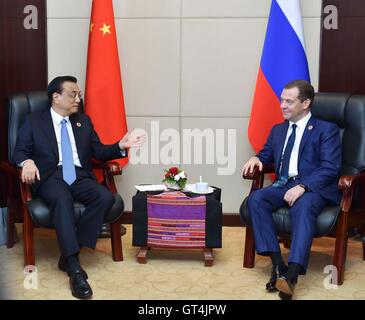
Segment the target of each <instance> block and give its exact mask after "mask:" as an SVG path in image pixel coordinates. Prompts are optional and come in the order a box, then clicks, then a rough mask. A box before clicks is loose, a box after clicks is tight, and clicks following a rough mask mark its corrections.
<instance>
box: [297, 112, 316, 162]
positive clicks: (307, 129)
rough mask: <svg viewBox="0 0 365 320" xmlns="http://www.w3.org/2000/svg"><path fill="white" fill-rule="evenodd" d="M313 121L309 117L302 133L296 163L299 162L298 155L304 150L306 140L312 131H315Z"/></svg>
mask: <svg viewBox="0 0 365 320" xmlns="http://www.w3.org/2000/svg"><path fill="white" fill-rule="evenodd" d="M315 129H316V127H315V119H314V118H313V116H311V117H310V118H309V120H308V122H307V125H306V127H305V129H304V133H303V136H302V140H301V141H300V145H299V153H298V163H299V160H300V155H301V154H302V151H303V149H304V146H305V144H306V143H307V140H308V138H309V137H310V135H311V134H312V132H313V130H315Z"/></svg>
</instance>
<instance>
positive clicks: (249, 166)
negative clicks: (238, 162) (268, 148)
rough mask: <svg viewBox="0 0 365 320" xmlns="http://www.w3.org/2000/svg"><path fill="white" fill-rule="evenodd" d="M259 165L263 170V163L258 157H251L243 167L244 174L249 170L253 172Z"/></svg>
mask: <svg viewBox="0 0 365 320" xmlns="http://www.w3.org/2000/svg"><path fill="white" fill-rule="evenodd" d="M256 166H258V167H259V170H260V171H262V168H263V165H262V162H261V161H260V159H259V158H258V157H255V156H254V157H251V158H250V159H249V160H248V161H247V162H246V163H245V164H244V165H243V168H242V174H244V175H246V174H247V173H248V172H250V173H252V172H253V169H254V168H255V167H256Z"/></svg>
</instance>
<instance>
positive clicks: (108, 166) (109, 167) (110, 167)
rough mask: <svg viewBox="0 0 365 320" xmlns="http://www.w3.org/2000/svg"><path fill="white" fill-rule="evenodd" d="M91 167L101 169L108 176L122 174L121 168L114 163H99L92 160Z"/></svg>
mask: <svg viewBox="0 0 365 320" xmlns="http://www.w3.org/2000/svg"><path fill="white" fill-rule="evenodd" d="M92 165H93V168H94V169H102V170H104V171H105V172H106V173H107V174H108V175H112V176H117V175H121V174H122V167H121V166H120V164H119V163H118V162H116V161H109V162H100V161H97V160H94V159H93V160H92Z"/></svg>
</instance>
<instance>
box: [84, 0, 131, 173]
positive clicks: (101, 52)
mask: <svg viewBox="0 0 365 320" xmlns="http://www.w3.org/2000/svg"><path fill="white" fill-rule="evenodd" d="M116 31H117V30H116V28H115V22H114V12H113V3H112V0H93V3H92V10H91V18H90V28H89V32H90V33H89V47H88V53H87V69H86V87H85V113H87V114H88V115H89V116H90V117H91V120H92V122H93V124H94V128H95V131H96V132H97V133H98V135H99V138H100V140H101V141H102V143H104V144H113V143H115V142H117V141H118V140H120V139H121V138H122V137H123V136H124V135H125V134H126V133H127V131H128V130H127V122H126V116H125V111H124V99H123V88H122V78H121V72H120V65H119V56H118V45H117V34H116ZM117 161H118V162H119V163H120V164H121V165H122V166H124V165H125V164H127V162H128V158H124V159H119V160H117Z"/></svg>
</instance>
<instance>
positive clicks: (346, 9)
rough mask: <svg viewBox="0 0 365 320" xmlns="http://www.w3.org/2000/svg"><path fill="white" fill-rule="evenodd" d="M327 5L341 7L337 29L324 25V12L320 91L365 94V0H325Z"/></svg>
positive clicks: (324, 15) (323, 5)
mask: <svg viewBox="0 0 365 320" xmlns="http://www.w3.org/2000/svg"><path fill="white" fill-rule="evenodd" d="M327 5H334V6H336V8H337V10H338V29H337V30H333V29H329V30H327V29H326V28H325V27H324V26H323V19H325V17H326V16H327V14H325V13H324V14H323V16H322V41H321V59H320V73H319V75H320V76H319V90H320V91H322V92H349V93H353V94H365V1H364V0H323V2H322V7H323V9H324V8H325V7H326V6H327ZM322 12H323V10H322Z"/></svg>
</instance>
